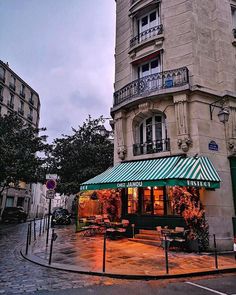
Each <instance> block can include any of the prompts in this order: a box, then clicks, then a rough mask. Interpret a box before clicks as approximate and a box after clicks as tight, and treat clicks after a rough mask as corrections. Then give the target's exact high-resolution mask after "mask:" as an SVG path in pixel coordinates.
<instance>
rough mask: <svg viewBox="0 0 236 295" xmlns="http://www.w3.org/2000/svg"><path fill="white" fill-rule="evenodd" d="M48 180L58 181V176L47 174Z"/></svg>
mask: <svg viewBox="0 0 236 295" xmlns="http://www.w3.org/2000/svg"><path fill="white" fill-rule="evenodd" d="M46 179H47V180H48V179H55V180H57V179H58V176H57V174H46Z"/></svg>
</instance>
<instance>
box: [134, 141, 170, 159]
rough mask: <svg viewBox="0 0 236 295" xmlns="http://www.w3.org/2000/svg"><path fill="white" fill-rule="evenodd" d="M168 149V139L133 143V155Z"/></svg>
mask: <svg viewBox="0 0 236 295" xmlns="http://www.w3.org/2000/svg"><path fill="white" fill-rule="evenodd" d="M168 151H170V139H169V138H166V139H162V140H154V141H150V142H145V143H135V144H134V145H133V153H134V156H139V155H146V154H153V153H161V152H168Z"/></svg>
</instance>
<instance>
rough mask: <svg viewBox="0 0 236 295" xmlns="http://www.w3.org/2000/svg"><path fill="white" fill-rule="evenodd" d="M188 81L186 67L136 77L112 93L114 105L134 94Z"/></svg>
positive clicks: (167, 87) (177, 85)
mask: <svg viewBox="0 0 236 295" xmlns="http://www.w3.org/2000/svg"><path fill="white" fill-rule="evenodd" d="M188 83H189V74H188V68H186V67H183V68H180V69H176V70H170V71H165V72H160V73H156V74H152V75H148V76H146V77H144V78H140V79H137V80H135V81H133V82H131V83H129V84H127V85H126V86H125V87H123V88H121V89H120V90H118V91H116V92H115V93H114V107H115V106H117V105H119V104H121V103H123V102H125V101H127V102H128V100H129V99H131V98H133V97H136V96H142V95H149V94H150V93H152V92H155V91H158V90H161V89H171V88H175V87H181V86H184V85H186V84H188Z"/></svg>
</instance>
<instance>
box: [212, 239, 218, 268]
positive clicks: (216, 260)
mask: <svg viewBox="0 0 236 295" xmlns="http://www.w3.org/2000/svg"><path fill="white" fill-rule="evenodd" d="M213 239H214V252H215V266H216V269H218V256H217V248H216V235H215V234H213Z"/></svg>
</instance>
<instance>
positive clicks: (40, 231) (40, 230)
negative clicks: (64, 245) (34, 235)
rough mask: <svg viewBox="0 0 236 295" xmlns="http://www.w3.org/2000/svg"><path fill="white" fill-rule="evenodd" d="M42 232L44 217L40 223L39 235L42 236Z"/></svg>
mask: <svg viewBox="0 0 236 295" xmlns="http://www.w3.org/2000/svg"><path fill="white" fill-rule="evenodd" d="M41 233H42V218H41V219H40V223H39V236H41Z"/></svg>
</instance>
